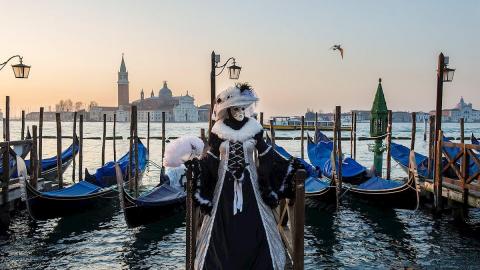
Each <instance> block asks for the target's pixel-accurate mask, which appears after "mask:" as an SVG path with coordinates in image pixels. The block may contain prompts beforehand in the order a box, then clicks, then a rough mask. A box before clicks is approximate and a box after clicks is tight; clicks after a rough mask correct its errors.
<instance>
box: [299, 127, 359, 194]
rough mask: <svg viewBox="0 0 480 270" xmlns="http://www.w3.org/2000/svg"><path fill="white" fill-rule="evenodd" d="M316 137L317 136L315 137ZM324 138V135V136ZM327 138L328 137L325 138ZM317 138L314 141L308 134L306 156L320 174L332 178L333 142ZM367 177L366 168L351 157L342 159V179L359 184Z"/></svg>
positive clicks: (345, 181)
mask: <svg viewBox="0 0 480 270" xmlns="http://www.w3.org/2000/svg"><path fill="white" fill-rule="evenodd" d="M317 138H318V137H317ZM325 138H326V136H325ZM327 140H328V138H327ZM327 140H319V141H318V142H317V143H314V141H313V140H312V138H310V136H308V143H307V152H308V158H309V159H310V162H311V163H312V165H313V166H315V167H316V168H317V169H319V170H320V171H321V173H322V175H324V176H326V177H327V178H329V179H332V178H333V176H332V163H331V161H332V159H331V154H332V149H333V142H332V141H330V140H328V141H327ZM368 179H369V177H368V175H367V168H366V167H364V166H362V165H361V164H359V163H358V162H357V161H355V160H354V159H352V158H349V157H347V158H345V159H343V161H342V181H343V182H344V183H350V184H354V185H357V184H361V183H363V182H365V181H367V180H368Z"/></svg>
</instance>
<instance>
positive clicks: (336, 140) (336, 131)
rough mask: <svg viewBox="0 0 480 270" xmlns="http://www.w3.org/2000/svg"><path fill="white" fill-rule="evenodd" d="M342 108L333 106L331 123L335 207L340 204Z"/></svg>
mask: <svg viewBox="0 0 480 270" xmlns="http://www.w3.org/2000/svg"><path fill="white" fill-rule="evenodd" d="M341 115H342V109H341V107H340V106H336V107H335V123H334V125H333V160H334V161H333V162H334V164H335V165H334V166H333V167H334V168H335V171H334V179H335V186H336V197H337V208H338V206H339V205H340V194H341V191H342V130H341V119H340V117H341Z"/></svg>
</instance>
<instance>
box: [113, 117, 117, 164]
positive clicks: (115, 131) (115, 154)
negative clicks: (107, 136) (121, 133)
mask: <svg viewBox="0 0 480 270" xmlns="http://www.w3.org/2000/svg"><path fill="white" fill-rule="evenodd" d="M116 129H117V114H116V113H114V114H113V161H115V162H116V161H117V130H116Z"/></svg>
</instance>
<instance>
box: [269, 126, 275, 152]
mask: <svg viewBox="0 0 480 270" xmlns="http://www.w3.org/2000/svg"><path fill="white" fill-rule="evenodd" d="M270 139H271V140H272V147H273V148H275V127H274V126H273V119H270Z"/></svg>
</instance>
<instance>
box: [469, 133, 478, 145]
mask: <svg viewBox="0 0 480 270" xmlns="http://www.w3.org/2000/svg"><path fill="white" fill-rule="evenodd" d="M471 140H472V144H475V145H480V142H479V141H478V139H477V138H475V136H474V135H473V133H472V137H471Z"/></svg>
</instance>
